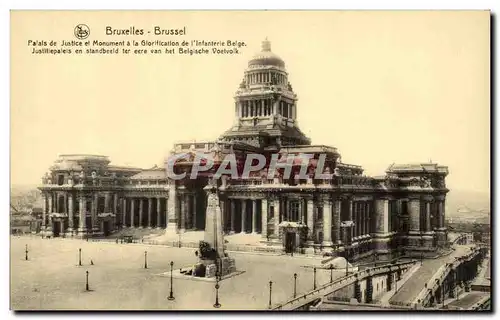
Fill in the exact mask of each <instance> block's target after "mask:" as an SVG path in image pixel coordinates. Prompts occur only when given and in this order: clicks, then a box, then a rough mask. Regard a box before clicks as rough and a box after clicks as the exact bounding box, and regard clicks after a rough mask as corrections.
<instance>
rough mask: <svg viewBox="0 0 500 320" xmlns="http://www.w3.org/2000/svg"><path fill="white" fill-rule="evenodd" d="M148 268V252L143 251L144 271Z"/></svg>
mask: <svg viewBox="0 0 500 320" xmlns="http://www.w3.org/2000/svg"><path fill="white" fill-rule="evenodd" d="M147 268H148V252H147V251H144V269H147Z"/></svg>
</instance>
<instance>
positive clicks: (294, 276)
mask: <svg viewBox="0 0 500 320" xmlns="http://www.w3.org/2000/svg"><path fill="white" fill-rule="evenodd" d="M293 279H294V284H293V297H294V298H296V297H297V274H296V273H294V274H293Z"/></svg>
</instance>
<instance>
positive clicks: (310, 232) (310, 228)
mask: <svg viewBox="0 0 500 320" xmlns="http://www.w3.org/2000/svg"><path fill="white" fill-rule="evenodd" d="M307 242H308V243H309V244H313V243H314V201H313V199H307Z"/></svg>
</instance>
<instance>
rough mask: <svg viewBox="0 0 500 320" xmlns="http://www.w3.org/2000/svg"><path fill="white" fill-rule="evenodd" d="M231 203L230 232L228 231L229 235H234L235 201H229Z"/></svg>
mask: <svg viewBox="0 0 500 320" xmlns="http://www.w3.org/2000/svg"><path fill="white" fill-rule="evenodd" d="M229 201H230V202H231V230H229V234H233V233H234V231H235V230H234V222H235V221H236V202H235V201H236V200H235V199H229Z"/></svg>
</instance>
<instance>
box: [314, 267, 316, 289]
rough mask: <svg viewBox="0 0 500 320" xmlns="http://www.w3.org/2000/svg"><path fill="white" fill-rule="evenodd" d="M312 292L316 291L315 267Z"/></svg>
mask: <svg viewBox="0 0 500 320" xmlns="http://www.w3.org/2000/svg"><path fill="white" fill-rule="evenodd" d="M313 290H316V267H314V286H313Z"/></svg>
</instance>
